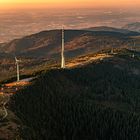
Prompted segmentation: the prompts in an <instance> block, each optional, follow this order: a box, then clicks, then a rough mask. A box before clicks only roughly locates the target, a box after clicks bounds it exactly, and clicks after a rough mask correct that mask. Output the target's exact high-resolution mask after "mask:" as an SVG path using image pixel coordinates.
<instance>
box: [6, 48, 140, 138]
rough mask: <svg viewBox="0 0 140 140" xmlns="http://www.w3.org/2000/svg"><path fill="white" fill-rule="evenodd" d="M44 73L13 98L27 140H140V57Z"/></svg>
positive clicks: (123, 54)
mask: <svg viewBox="0 0 140 140" xmlns="http://www.w3.org/2000/svg"><path fill="white" fill-rule="evenodd" d="M133 53H135V52H131V51H128V50H122V51H120V52H118V53H117V54H115V55H114V57H111V58H106V59H103V60H98V61H95V62H93V63H90V64H87V65H84V66H81V67H79V68H73V69H64V70H62V69H57V70H50V71H48V72H44V73H42V74H41V75H40V76H39V78H38V80H37V81H36V82H34V83H33V84H32V85H31V86H29V87H26V88H25V89H24V90H21V91H20V92H18V93H17V94H16V95H14V96H13V97H12V100H11V102H10V105H9V108H10V109H11V110H13V111H14V112H15V113H16V115H17V116H18V117H19V118H20V119H21V120H22V121H23V123H24V125H25V126H26V127H25V128H23V129H22V130H21V136H22V137H23V139H25V140H27V139H28V140H44V139H45V140H139V139H140V115H139V113H140V54H139V53H135V57H132V54H133Z"/></svg>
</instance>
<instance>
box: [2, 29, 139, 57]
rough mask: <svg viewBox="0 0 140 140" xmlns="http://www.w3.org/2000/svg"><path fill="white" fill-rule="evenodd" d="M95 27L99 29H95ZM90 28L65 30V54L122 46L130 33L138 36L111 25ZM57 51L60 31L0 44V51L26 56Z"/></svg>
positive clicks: (58, 52) (135, 34) (50, 53)
mask: <svg viewBox="0 0 140 140" xmlns="http://www.w3.org/2000/svg"><path fill="white" fill-rule="evenodd" d="M108 28H109V27H108ZM108 28H107V27H106V28H105V29H106V30H107V29H108ZM97 29H98V30H99V28H96V30H97ZM92 30H93V28H90V29H85V30H65V53H66V55H67V56H69V57H73V56H77V55H83V54H85V53H89V52H96V51H99V50H101V49H105V48H111V47H124V46H127V45H128V41H129V40H130V36H133V35H134V36H137V35H140V33H137V32H131V31H130V32H129V31H126V30H121V29H114V28H110V30H109V31H106V30H104V28H103V27H101V28H100V30H99V31H92ZM94 30H95V28H94ZM114 30H116V31H114ZM123 32H125V33H123ZM60 51H61V30H50V31H42V32H40V33H36V34H32V35H30V36H26V37H23V38H21V39H15V40H13V41H11V42H9V43H6V44H3V45H2V47H0V52H4V53H8V54H13V55H19V56H27V57H47V58H49V57H56V56H58V55H60Z"/></svg>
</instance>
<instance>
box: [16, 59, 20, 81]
mask: <svg viewBox="0 0 140 140" xmlns="http://www.w3.org/2000/svg"><path fill="white" fill-rule="evenodd" d="M15 61H16V66H17V82H19V80H20V79H19V62H20V60H18V59H17V58H16V57H15Z"/></svg>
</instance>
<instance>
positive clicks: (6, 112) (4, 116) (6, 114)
mask: <svg viewBox="0 0 140 140" xmlns="http://www.w3.org/2000/svg"><path fill="white" fill-rule="evenodd" d="M9 98H10V97H8V99H7V101H5V102H4V103H3V105H2V107H3V111H4V115H3V117H2V118H0V120H1V121H3V120H4V119H5V118H6V117H7V116H8V111H7V109H6V104H7V103H8V102H9Z"/></svg>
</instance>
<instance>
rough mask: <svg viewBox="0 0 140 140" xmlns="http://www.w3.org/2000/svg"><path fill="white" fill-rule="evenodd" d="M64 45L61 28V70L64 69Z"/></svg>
mask: <svg viewBox="0 0 140 140" xmlns="http://www.w3.org/2000/svg"><path fill="white" fill-rule="evenodd" d="M64 43H65V37H64V27H62V50H61V68H62V69H64V68H65V56H64V49H65V48H64Z"/></svg>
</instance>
